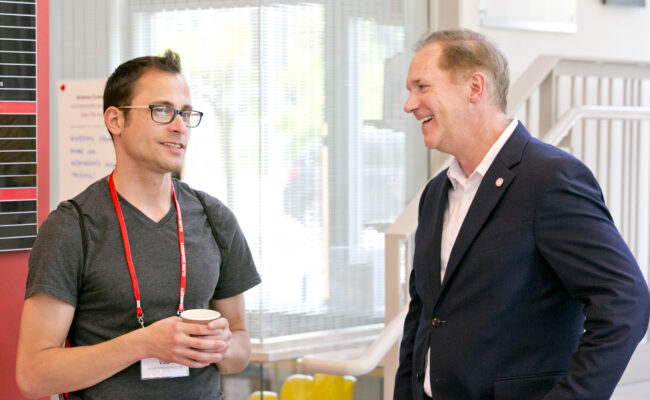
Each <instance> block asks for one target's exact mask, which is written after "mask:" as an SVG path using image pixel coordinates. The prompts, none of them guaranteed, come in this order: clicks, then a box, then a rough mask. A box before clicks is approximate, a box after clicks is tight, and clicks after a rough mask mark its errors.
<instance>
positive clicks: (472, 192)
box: [424, 119, 517, 396]
mask: <svg viewBox="0 0 650 400" xmlns="http://www.w3.org/2000/svg"><path fill="white" fill-rule="evenodd" d="M516 127H517V120H516V119H513V120H512V122H510V124H508V126H507V127H506V129H505V130H504V131H503V133H501V136H499V138H498V139H497V141H496V142H494V144H493V145H492V147H490V150H489V151H488V152H487V153H486V154H485V157H483V160H481V163H480V164H479V165H478V167H476V169H475V170H474V172H472V174H471V175H470V176H469V177H466V176H465V172H464V171H463V169H462V168H461V166H460V164H459V163H458V161H457V160H456V159H455V158H454V160H453V161H452V162H451V165H450V166H449V169H448V170H447V177H448V178H449V180H450V181H451V185H452V187H451V188H449V192H448V193H447V207H446V209H445V214H444V218H443V222H442V239H441V243H440V282H442V281H443V279H444V277H445V271H447V263H448V262H449V255H450V254H451V249H452V248H453V246H454V243H455V242H456V237H457V236H458V231H460V227H461V225H462V224H463V221H464V220H465V216H466V215H467V210H469V206H470V205H471V204H472V201H473V200H474V196H476V192H477V191H478V187H479V186H480V185H481V181H482V180H483V177H484V176H485V173H486V172H487V170H488V169H489V168H490V166H491V165H492V162H493V161H494V159H495V158H496V156H497V154H499V151H501V148H502V147H503V145H504V144H505V143H506V141H508V139H509V138H510V135H512V132H514V130H515V128H516ZM430 353H431V349H429V350H427V358H426V365H427V369H426V372H425V374H424V392H425V393H426V394H427V395H428V396H431V378H430V377H429V355H430Z"/></svg>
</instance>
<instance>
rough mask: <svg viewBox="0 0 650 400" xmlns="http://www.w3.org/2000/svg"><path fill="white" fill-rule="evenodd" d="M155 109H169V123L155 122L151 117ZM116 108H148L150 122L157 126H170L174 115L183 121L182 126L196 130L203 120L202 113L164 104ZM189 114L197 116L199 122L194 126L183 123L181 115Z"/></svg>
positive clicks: (120, 107)
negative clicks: (170, 114) (170, 115)
mask: <svg viewBox="0 0 650 400" xmlns="http://www.w3.org/2000/svg"><path fill="white" fill-rule="evenodd" d="M156 107H166V108H168V109H171V110H172V111H173V112H174V113H173V114H172V117H171V119H170V120H169V121H167V122H161V121H156V119H155V118H154V117H153V110H154V108H156ZM117 108H119V109H131V108H136V109H137V108H141V109H146V108H148V109H149V110H150V114H151V120H152V121H153V122H155V123H157V124H162V125H168V124H171V123H172V122H173V121H174V118H176V115H179V116H180V117H181V121H183V125H185V126H186V127H188V128H196V127H197V126H199V124H200V123H201V119H202V118H203V112H201V111H197V110H177V109H175V108H174V107H172V106H169V105H166V104H149V105H147V106H118V107H117ZM190 112H193V113H198V114H199V121H198V122H197V123H196V125H188V124H187V123H185V119H184V118H183V113H190Z"/></svg>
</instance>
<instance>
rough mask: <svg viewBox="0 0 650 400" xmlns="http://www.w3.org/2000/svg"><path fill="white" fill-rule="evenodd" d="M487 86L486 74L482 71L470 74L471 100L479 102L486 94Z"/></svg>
mask: <svg viewBox="0 0 650 400" xmlns="http://www.w3.org/2000/svg"><path fill="white" fill-rule="evenodd" d="M486 91H487V88H486V86H485V75H484V74H483V73H482V72H474V73H473V74H472V75H471V76H470V93H469V101H470V102H471V103H478V102H479V100H481V98H483V96H484V95H485V93H486Z"/></svg>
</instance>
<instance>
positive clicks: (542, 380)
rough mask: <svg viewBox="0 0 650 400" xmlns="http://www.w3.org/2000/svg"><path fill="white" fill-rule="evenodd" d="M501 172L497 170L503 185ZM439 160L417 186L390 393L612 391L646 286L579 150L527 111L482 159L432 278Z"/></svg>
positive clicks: (648, 299)
mask: <svg viewBox="0 0 650 400" xmlns="http://www.w3.org/2000/svg"><path fill="white" fill-rule="evenodd" d="M497 180H498V181H499V183H501V180H502V184H497ZM450 186H451V183H450V182H449V179H448V178H447V175H446V171H444V172H443V173H441V174H439V175H438V176H436V177H435V178H433V179H432V180H431V181H430V182H429V183H428V184H427V186H426V188H425V190H424V192H423V193H422V197H421V199H420V208H419V217H418V228H417V231H416V234H415V254H414V260H413V270H412V273H411V276H410V283H409V286H410V294H411V302H410V304H409V311H408V314H407V317H406V322H405V324H404V336H403V338H402V343H401V348H400V364H399V368H398V371H397V375H396V379H395V396H394V398H395V399H396V400H409V399H417V400H420V399H423V398H424V392H423V386H422V385H423V382H424V373H425V370H426V366H425V358H426V352H427V349H429V348H431V357H430V369H431V375H430V377H431V386H432V393H433V399H435V400H466V399H495V400H501V399H516V400H532V399H542V398H544V399H567V400H568V399H571V400H576V399H589V400H595V399H608V398H609V397H610V396H611V393H612V391H613V390H614V388H615V386H616V383H617V382H618V380H619V379H620V377H621V375H622V373H623V371H624V369H625V366H626V365H627V362H628V361H629V358H630V357H631V355H632V353H633V352H634V350H635V348H636V345H637V344H638V342H639V340H640V339H641V338H642V337H643V335H644V333H645V331H646V328H647V326H648V315H649V313H650V292H649V291H648V286H647V284H646V282H645V280H644V278H643V275H642V274H641V271H640V270H639V267H638V265H637V263H636V261H635V259H634V257H633V255H632V254H631V252H630V250H629V249H628V247H627V245H626V244H625V243H624V241H623V239H622V238H621V236H620V234H619V232H618V230H617V229H616V227H615V226H614V223H613V221H612V218H611V216H610V214H609V211H608V210H607V207H606V206H605V203H604V201H603V196H602V193H601V190H600V187H599V185H598V183H597V182H596V179H595V178H594V176H593V175H592V174H591V172H590V171H589V169H588V168H587V167H586V166H585V165H584V164H582V163H581V162H580V161H579V160H577V159H576V158H574V157H572V156H571V155H569V154H567V153H565V152H563V151H561V150H559V149H558V148H556V147H553V146H550V145H548V144H545V143H542V142H540V141H539V140H537V139H534V138H531V136H530V134H529V133H528V131H526V129H525V128H524V127H523V125H522V124H521V123H519V124H518V126H517V128H516V130H515V131H514V132H513V134H512V135H511V137H510V138H509V139H508V141H507V142H506V144H505V145H504V147H503V148H502V149H501V151H500V152H499V154H498V155H497V157H496V158H495V160H494V162H493V163H492V165H491V166H490V168H489V169H488V171H487V172H486V175H485V176H484V178H483V180H482V182H481V185H480V186H479V188H478V191H477V193H476V197H475V198H474V201H473V202H472V204H471V206H470V208H469V210H468V212H467V216H466V217H465V220H464V222H463V224H462V226H461V228H460V231H459V233H458V237H457V239H456V242H455V243H454V246H453V248H452V251H451V254H450V257H449V262H448V265H447V270H446V273H445V276H444V280H443V282H442V283H441V282H440V242H441V232H442V220H443V215H444V211H445V207H446V203H447V193H448V189H449V188H450Z"/></svg>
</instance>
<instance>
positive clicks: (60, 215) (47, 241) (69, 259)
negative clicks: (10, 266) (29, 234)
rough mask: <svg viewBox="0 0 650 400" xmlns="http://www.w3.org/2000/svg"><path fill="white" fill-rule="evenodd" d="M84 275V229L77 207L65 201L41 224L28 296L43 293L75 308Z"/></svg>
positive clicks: (30, 272)
mask: <svg viewBox="0 0 650 400" xmlns="http://www.w3.org/2000/svg"><path fill="white" fill-rule="evenodd" d="M82 275H83V250H82V245H81V229H80V227H79V219H78V215H77V212H76V210H75V209H74V208H73V206H72V204H70V203H69V202H62V203H60V204H59V206H58V207H57V209H56V210H54V211H53V212H52V213H50V215H49V216H48V217H47V219H46V220H45V221H44V222H43V224H42V225H41V227H40V229H39V231H38V235H37V237H36V240H35V241H34V246H33V247H32V251H31V253H30V255H29V270H28V274H27V285H26V289H25V299H27V298H29V297H30V296H32V295H33V294H35V293H43V294H47V295H50V296H53V297H56V298H58V299H60V300H63V301H65V302H66V303H69V304H71V305H73V306H75V307H76V305H77V295H78V292H79V288H80V285H81V279H82Z"/></svg>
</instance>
